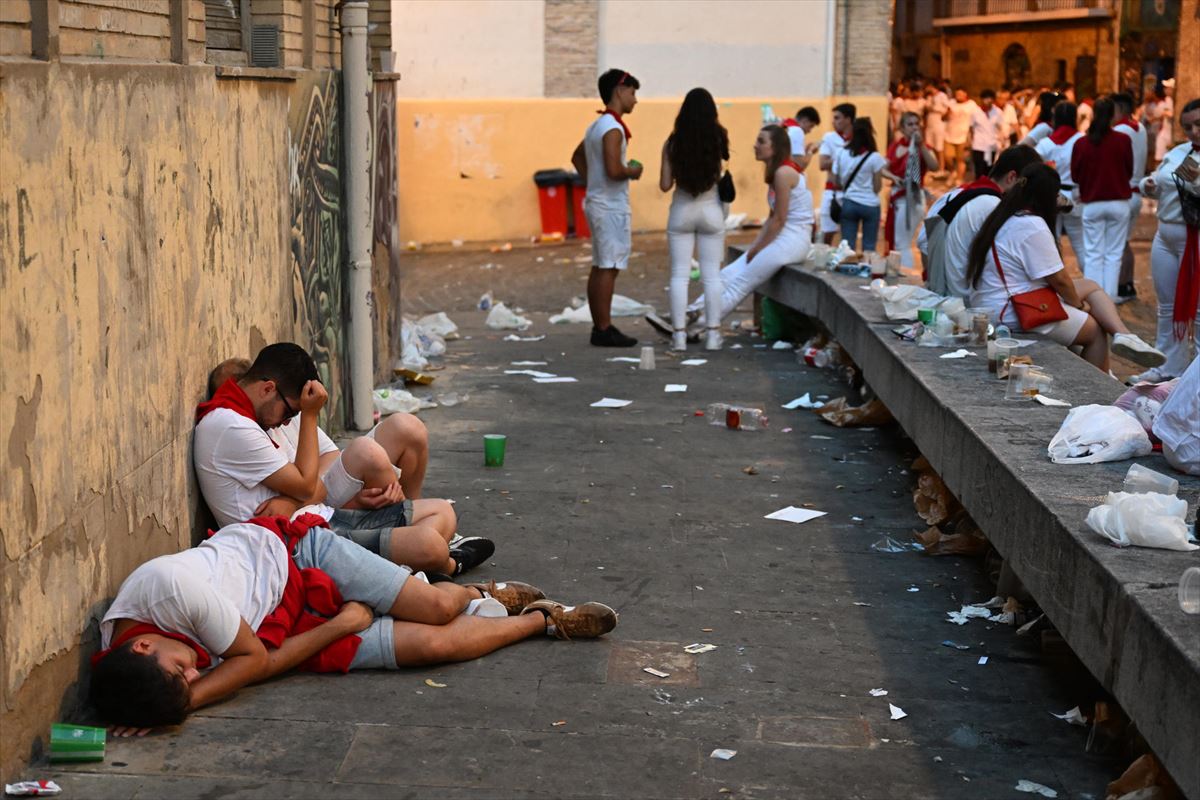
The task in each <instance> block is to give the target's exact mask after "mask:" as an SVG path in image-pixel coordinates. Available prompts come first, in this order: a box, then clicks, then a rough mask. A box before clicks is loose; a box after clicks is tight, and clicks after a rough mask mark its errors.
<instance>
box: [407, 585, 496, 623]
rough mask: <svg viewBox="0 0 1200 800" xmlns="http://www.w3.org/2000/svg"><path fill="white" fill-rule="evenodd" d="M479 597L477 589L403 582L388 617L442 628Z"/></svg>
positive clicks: (480, 595)
mask: <svg viewBox="0 0 1200 800" xmlns="http://www.w3.org/2000/svg"><path fill="white" fill-rule="evenodd" d="M481 597H483V595H482V594H480V593H479V590H478V589H469V588H467V587H466V586H459V585H458V584H456V583H426V582H425V581H422V580H407V581H405V582H404V586H403V587H402V588H401V589H400V593H399V594H398V595H396V599H395V600H394V601H392V607H391V608H390V609H388V615H389V616H391V617H394V618H395V619H398V620H405V621H407V622H420V623H423V624H425V625H445V624H446V623H448V622H450V621H452V620H453V619H454V618H455V617H457V616H459V615H460V614H462V612H464V611H466V610H467V605H468V604H469V603H470V602H471V601H472V600H478V599H479V598H481Z"/></svg>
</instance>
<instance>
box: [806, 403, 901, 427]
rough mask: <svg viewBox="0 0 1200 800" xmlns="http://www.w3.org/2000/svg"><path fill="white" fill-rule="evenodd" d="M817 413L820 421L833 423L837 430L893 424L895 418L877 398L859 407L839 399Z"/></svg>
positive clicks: (827, 404)
mask: <svg viewBox="0 0 1200 800" xmlns="http://www.w3.org/2000/svg"><path fill="white" fill-rule="evenodd" d="M817 413H819V414H820V416H821V419H823V420H825V421H826V422H830V423H833V424H834V425H836V426H837V427H839V428H857V427H865V426H874V425H887V424H889V423H892V422H895V421H896V418H895V417H893V416H892V412H891V411H888V408H887V406H885V405H884V404H883V402H882V401H881V400H879V398H875V399H874V400H871V401H869V402H867V403H864V404H863V405H861V406H851V405H849V404H848V402H847V401H846V398H844V397H839V398H837V399H836V400H830V401H829V402H828V403H826V404H825V405H824V406H822V407H821V408H820V409H819V410H818V411H817Z"/></svg>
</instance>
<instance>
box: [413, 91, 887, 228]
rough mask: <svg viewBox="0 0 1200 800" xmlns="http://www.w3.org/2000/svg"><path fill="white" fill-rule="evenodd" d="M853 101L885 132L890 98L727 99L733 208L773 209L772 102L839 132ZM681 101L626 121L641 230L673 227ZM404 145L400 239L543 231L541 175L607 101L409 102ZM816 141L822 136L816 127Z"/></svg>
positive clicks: (562, 162)
mask: <svg viewBox="0 0 1200 800" xmlns="http://www.w3.org/2000/svg"><path fill="white" fill-rule="evenodd" d="M845 101H849V102H852V103H855V104H856V105H857V106H858V113H859V115H860V116H861V115H866V116H869V117H871V119H872V120H873V121H874V123H875V130H876V131H883V130H885V129H886V128H885V120H886V110H887V108H886V106H887V104H886V101H885V100H884V98H882V97H846V98H842V97H820V98H816V97H786V98H781V97H762V98H757V97H755V98H745V97H742V98H736V99H730V100H723V99H722V98H720V97H718V98H717V103H718V107H719V112H720V117H721V123H722V124H723V125H724V126H725V127H726V129H727V130H728V131H729V150H730V155H731V161H730V167H729V169H730V171H731V172H732V173H733V176H734V180H735V181H736V183H737V189H738V199H737V201H736V202H735V203H734V204H733V211H734V212H735V213H736V212H746V213H748V214H749V215H750V216H751V217H764V216H766V214H767V201H766V188H765V186H764V184H763V178H762V165H761V164H759V163H757V162H756V161H755V160H754V151H753V145H754V138H755V137H756V136H757V135H758V130H759V128H760V127H761V125H762V108H761V106H762V104H763V103H769V104H771V106H772V107H773V108H774V110H775V112H776V113H777V114H778V115H779V116H781V117H783V116H790V115H792V114H794V113H796V111H797V110H798V109H799V108H800V107H802V106H806V105H811V106H814V107H815V108H816V109H817V110H818V111H819V112H820V114H821V119H822V120H825V122H824V124H823V125H822V126H821V129H820V130H821V131H822V132H824V131H827V130H829V122H828V120H829V119H831V117H832V109H833V106H835V105H837V104H838V103H841V102H845ZM680 102H681V98H672V99H652V100H642V101H641V102H639V103H638V106H637V108H636V109H635V110H634V112H633V113H632V114H630V115H629V116H628V117H627V118H626V121H627V122H628V123H629V127H630V129H631V131H632V133H633V138H632V139H631V140H630V142H629V147H628V155H629V157H630V158H636V159H638V160H639V161H641V162H642V163H643V164H645V165H646V172H645V174H644V175H643V177H642V180H640V181H636V182H634V183H633V184H632V185H631V189H630V203H631V205H632V207H633V227H634V229H635V230H663V229H665V228H666V224H667V210H668V208H669V206H670V204H671V195H670V194H669V193H668V194H664V193H663V192H660V191H659V189H658V170H659V166H660V162H661V154H662V145H663V142H664V141H665V140H666V138H667V136H668V135H669V134H670V132H671V128H672V126H673V125H674V121H675V115H676V114H677V113H678V112H679V104H680ZM396 106H397V125H396V147H397V154H398V155H397V164H398V167H397V169H398V174H399V186H400V188H399V203H400V237H401V239H402V240H404V241H417V242H447V241H452V240H454V239H462V240H464V241H472V240H489V239H520V238H527V237H529V236H531V235H534V234H537V233H540V232H541V222H540V218H539V216H538V201H537V190H536V188H535V187H534V184H533V173H534V172H536V171H537V170H539V169H552V168H555V167H564V168H566V169H570V168H571V167H570V163H571V153H572V152H574V150H575V146H576V145H577V144H579V141H580V139H581V138H582V137H583V133H584V130H585V129H586V128H587V126H588V125H590V124H591V122H592V121H593V120H594V119H595V118H596V108H597V106H598V102H597V101H593V100H573V99H547V100H541V99H538V100H505V101H502V102H498V101H495V100H487V99H475V100H412V99H399V100H397V103H396ZM809 138H810V139H813V140H815V139H818V138H819V135H818V133H816V132H814V133H813V134H812V135H811V136H810V137H809ZM808 182H809V187H810V188H811V189H812V190H813V198H814V201H819V199H820V192H821V190H822V187H823V186H824V176H823V175H822V173H820V172H819V171H818V169H817V167H816V165H815V164H814V165H813V166H811V167H810V168H809V170H808Z"/></svg>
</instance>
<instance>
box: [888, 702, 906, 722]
mask: <svg viewBox="0 0 1200 800" xmlns="http://www.w3.org/2000/svg"><path fill="white" fill-rule="evenodd" d="M888 711H890V712H892V719H904V718H905V717H907V716H908V714H906V713H905V712H904V709H903V708H901V707H900V706H895V705H892V704H891V703H888Z"/></svg>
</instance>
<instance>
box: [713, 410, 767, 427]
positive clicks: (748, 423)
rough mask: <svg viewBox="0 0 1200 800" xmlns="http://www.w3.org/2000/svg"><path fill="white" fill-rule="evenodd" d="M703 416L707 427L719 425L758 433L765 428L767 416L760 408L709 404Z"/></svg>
mask: <svg viewBox="0 0 1200 800" xmlns="http://www.w3.org/2000/svg"><path fill="white" fill-rule="evenodd" d="M704 415H705V416H706V417H708V424H709V425H720V426H723V427H726V428H730V429H732V430H740V431H760V430H762V429H763V428H765V427H767V423H768V420H767V415H766V414H765V413H763V410H762V409H761V408H746V407H745V406H731V405H729V404H728V403H710V404H709V406H708V408H707V409H705V412H704Z"/></svg>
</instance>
